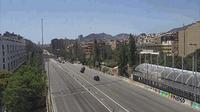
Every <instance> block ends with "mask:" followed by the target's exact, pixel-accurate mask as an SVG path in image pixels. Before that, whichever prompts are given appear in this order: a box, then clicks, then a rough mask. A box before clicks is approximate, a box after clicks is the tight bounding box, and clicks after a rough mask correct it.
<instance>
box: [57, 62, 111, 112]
mask: <svg viewBox="0 0 200 112" xmlns="http://www.w3.org/2000/svg"><path fill="white" fill-rule="evenodd" d="M58 67H59V68H61V70H63V71H64V72H66V71H65V70H64V69H63V68H62V67H61V66H60V65H58ZM73 79H74V80H75V81H76V82H77V83H79V84H80V85H81V86H82V87H83V88H84V89H85V90H86V91H87V92H89V94H91V95H92V96H93V97H94V98H95V99H96V100H97V101H98V102H99V103H101V104H102V105H103V106H104V107H105V108H106V109H107V110H108V111H109V112H112V111H111V110H110V109H109V108H108V107H107V106H106V105H105V104H104V103H103V102H102V101H101V100H99V99H98V98H97V97H96V96H95V95H94V94H92V92H90V91H89V90H88V88H86V87H85V86H84V85H82V84H81V83H80V82H79V81H78V80H77V79H76V78H73Z"/></svg>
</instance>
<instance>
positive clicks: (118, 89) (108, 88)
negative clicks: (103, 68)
mask: <svg viewBox="0 0 200 112" xmlns="http://www.w3.org/2000/svg"><path fill="white" fill-rule="evenodd" d="M73 68H74V67H73ZM74 69H75V68H74ZM92 71H93V70H92ZM92 71H90V72H91V73H90V74H88V73H87V74H85V75H83V76H84V77H85V78H87V79H88V80H91V77H92V76H93V74H98V75H100V77H101V81H100V82H96V81H93V80H91V82H92V83H93V84H94V85H99V86H98V87H99V88H101V89H102V90H103V91H105V92H106V93H107V94H110V93H114V94H110V95H111V96H116V98H118V96H119V94H120V99H118V100H120V102H123V101H126V102H124V103H128V104H131V106H133V107H135V108H134V109H136V107H139V106H141V105H144V102H145V107H147V109H145V107H144V106H141V108H140V109H139V110H144V111H146V110H152V112H153V111H156V110H162V111H163V112H168V111H170V112H194V111H196V112H197V110H194V109H192V108H190V107H187V106H185V105H182V104H180V103H178V102H175V101H172V100H169V99H167V98H164V97H161V96H159V95H157V94H154V93H152V92H149V91H146V90H144V89H141V88H138V87H137V86H134V87H133V85H130V84H127V83H126V82H124V81H119V80H118V79H116V78H115V77H112V76H111V77H110V76H109V75H102V73H100V74H99V72H92ZM88 75H89V77H88ZM116 80H118V81H117V82H116ZM109 81H110V82H112V83H108V82H109ZM113 82H116V83H113ZM105 83H107V84H108V85H105ZM102 84H104V85H102ZM124 88H125V89H124ZM123 89H124V90H123ZM122 90H123V91H122ZM116 93H118V94H117V95H115V94H116ZM126 93H129V94H126ZM135 97H136V99H135ZM123 99H127V100H123ZM137 99H138V100H137ZM134 100H136V101H134ZM133 101H134V104H137V105H134V104H133ZM140 101H142V102H140ZM136 102H137V103H136ZM142 103H143V104H142ZM128 104H127V105H128ZM140 104H141V105H140ZM177 106H178V107H179V108H177ZM152 107H153V108H152ZM154 107H155V108H154Z"/></svg>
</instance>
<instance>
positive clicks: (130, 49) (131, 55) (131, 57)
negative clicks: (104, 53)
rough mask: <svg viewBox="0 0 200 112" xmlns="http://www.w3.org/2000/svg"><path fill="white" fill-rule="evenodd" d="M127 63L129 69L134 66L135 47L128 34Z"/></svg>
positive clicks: (131, 36)
mask: <svg viewBox="0 0 200 112" xmlns="http://www.w3.org/2000/svg"><path fill="white" fill-rule="evenodd" d="M128 62H129V66H130V67H133V66H134V65H136V45H135V39H134V37H133V35H132V34H130V37H129V43H128Z"/></svg>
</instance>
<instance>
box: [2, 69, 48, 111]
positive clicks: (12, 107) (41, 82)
mask: <svg viewBox="0 0 200 112" xmlns="http://www.w3.org/2000/svg"><path fill="white" fill-rule="evenodd" d="M45 96H46V76H45V75H44V74H41V73H40V71H39V70H38V69H37V68H36V67H30V66H23V67H22V68H21V69H20V70H19V71H17V72H16V73H14V74H13V75H12V76H11V77H10V78H9V80H8V85H7V88H6V89H5V91H4V96H3V103H4V105H5V107H6V111H7V112H31V111H34V110H35V109H38V108H41V107H43V106H45Z"/></svg>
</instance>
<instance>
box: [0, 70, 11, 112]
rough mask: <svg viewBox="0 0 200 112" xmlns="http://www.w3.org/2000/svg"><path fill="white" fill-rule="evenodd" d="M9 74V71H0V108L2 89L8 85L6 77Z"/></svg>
mask: <svg viewBox="0 0 200 112" xmlns="http://www.w3.org/2000/svg"><path fill="white" fill-rule="evenodd" d="M10 76H11V73H10V72H7V71H0V108H1V107H2V97H3V91H4V90H5V89H6V87H7V85H8V79H9V77H10ZM0 111H1V110H0Z"/></svg>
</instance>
